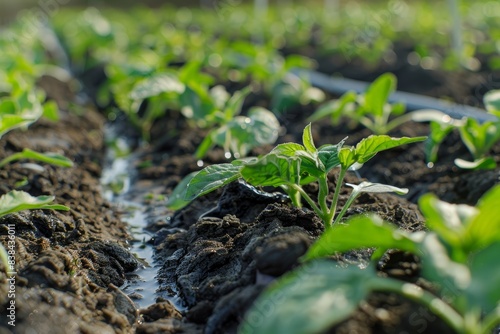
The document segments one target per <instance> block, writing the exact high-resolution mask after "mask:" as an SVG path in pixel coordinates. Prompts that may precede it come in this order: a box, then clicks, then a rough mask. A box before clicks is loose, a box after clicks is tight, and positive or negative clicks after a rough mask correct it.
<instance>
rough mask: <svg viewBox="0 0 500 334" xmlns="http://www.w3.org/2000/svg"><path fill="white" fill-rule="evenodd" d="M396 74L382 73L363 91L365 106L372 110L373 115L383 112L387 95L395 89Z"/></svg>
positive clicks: (380, 114)
mask: <svg viewBox="0 0 500 334" xmlns="http://www.w3.org/2000/svg"><path fill="white" fill-rule="evenodd" d="M396 82H397V79H396V76H395V75H394V74H392V73H384V74H382V75H381V76H379V77H378V78H377V79H376V80H375V81H374V82H373V83H372V84H371V85H370V87H369V88H368V90H367V92H366V93H365V103H364V105H365V107H366V108H367V109H369V110H371V111H372V114H373V115H375V116H382V115H383V114H384V107H385V105H386V103H387V101H388V99H389V96H390V95H391V94H392V93H393V92H394V91H395V90H396Z"/></svg>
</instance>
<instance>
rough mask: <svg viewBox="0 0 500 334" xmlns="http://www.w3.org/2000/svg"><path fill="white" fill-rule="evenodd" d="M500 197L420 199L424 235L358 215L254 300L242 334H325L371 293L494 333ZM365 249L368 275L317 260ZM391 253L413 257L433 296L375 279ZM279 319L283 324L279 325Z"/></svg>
mask: <svg viewBox="0 0 500 334" xmlns="http://www.w3.org/2000/svg"><path fill="white" fill-rule="evenodd" d="M499 197H500V186H498V185H497V186H496V187H494V188H493V189H491V190H490V191H489V192H488V193H486V194H485V195H484V196H483V197H482V198H481V200H480V202H479V203H478V205H477V206H476V207H470V206H467V205H453V204H448V203H445V202H442V201H440V200H438V199H437V198H436V197H435V196H434V195H429V194H428V195H424V196H422V198H421V199H420V203H419V204H420V209H421V211H422V213H423V214H424V216H425V218H426V224H427V227H428V229H429V232H423V231H422V232H415V233H407V232H405V231H401V230H398V229H396V228H395V227H393V226H392V225H391V224H389V223H386V222H383V221H382V220H381V219H380V218H378V217H375V216H357V217H354V218H352V219H350V220H349V221H347V222H346V224H338V225H336V226H334V227H333V228H331V229H328V230H326V231H325V233H324V234H323V235H322V236H321V237H320V239H319V240H318V241H317V242H316V243H315V244H314V245H313V246H312V247H311V248H310V249H309V251H308V252H307V253H306V255H305V256H304V257H303V260H304V261H307V263H306V264H305V265H304V266H303V267H301V268H299V269H298V270H295V271H293V272H291V273H289V274H287V275H285V276H284V277H282V278H281V279H279V280H278V281H277V282H275V283H274V284H273V285H272V286H271V287H270V289H268V290H267V291H265V292H264V293H263V295H261V296H260V297H259V298H258V299H257V301H256V303H255V304H254V305H253V306H252V308H251V309H250V311H249V312H248V313H247V315H246V318H245V320H244V322H243V324H242V326H241V328H240V333H242V334H249V333H290V334H298V333H317V332H323V331H325V330H327V329H328V328H330V327H332V326H334V325H335V324H338V323H340V322H341V321H343V320H345V319H346V318H347V317H349V315H350V314H351V313H352V312H353V311H354V310H355V309H356V308H357V307H358V305H359V304H360V303H361V302H362V301H363V300H364V299H366V297H368V295H369V293H371V292H372V291H387V292H394V293H397V294H400V295H401V296H403V297H405V298H408V299H410V300H413V301H415V302H417V303H420V304H422V305H423V306H424V307H426V308H428V309H429V310H430V311H431V312H433V313H434V314H435V315H437V316H439V317H440V318H442V319H443V320H444V321H445V322H446V323H447V324H448V325H449V326H450V327H451V328H452V329H453V330H455V331H456V332H457V333H460V334H488V333H492V331H493V330H494V328H495V327H497V326H498V325H499V324H500V304H499V303H498V301H499V300H500V286H499V285H498V282H499V280H500V267H499V266H498V254H499V252H500V207H499V206H498V198H499ZM368 247H374V248H377V250H376V252H375V253H374V256H373V261H372V263H371V264H370V265H369V266H368V267H367V268H366V269H359V268H358V267H356V266H350V267H347V268H341V267H339V266H338V265H336V264H335V262H333V261H328V260H325V259H319V258H323V257H327V256H330V255H333V254H335V253H336V252H345V251H349V250H354V249H362V248H368ZM388 249H400V250H404V251H408V252H411V253H413V254H415V255H418V256H419V257H420V259H421V263H422V275H423V277H424V278H426V279H428V280H429V281H431V282H433V283H434V284H435V287H436V292H435V293H436V294H434V293H431V292H429V291H427V290H424V289H422V288H421V287H419V286H417V285H415V284H413V283H408V282H403V281H400V280H397V279H394V278H390V277H383V276H380V275H378V274H377V272H376V266H377V261H378V259H379V257H380V256H381V255H382V254H383V253H384V252H385V251H386V250H388ZM284 317H286V318H287V319H288V321H280V319H284ZM255 319H256V320H258V321H253V320H255Z"/></svg>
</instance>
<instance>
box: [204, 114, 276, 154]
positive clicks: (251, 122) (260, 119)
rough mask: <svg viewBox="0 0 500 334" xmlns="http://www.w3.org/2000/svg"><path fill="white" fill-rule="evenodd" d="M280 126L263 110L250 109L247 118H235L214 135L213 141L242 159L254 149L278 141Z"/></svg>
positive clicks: (272, 115)
mask: <svg viewBox="0 0 500 334" xmlns="http://www.w3.org/2000/svg"><path fill="white" fill-rule="evenodd" d="M279 128H280V124H279V122H278V119H277V118H276V116H275V115H274V114H273V113H272V112H270V111H269V110H267V109H265V108H260V107H254V108H252V109H250V111H249V113H248V117H246V116H236V117H235V118H234V119H233V120H231V121H230V122H228V123H227V124H226V125H224V126H222V127H220V128H219V129H217V130H216V131H215V133H214V136H213V138H214V141H215V143H217V144H218V145H220V146H223V147H224V148H225V149H226V150H229V151H231V152H233V153H235V156H236V157H238V158H239V157H243V156H246V155H247V154H248V152H250V150H251V149H252V148H254V147H258V146H260V145H265V144H273V143H274V142H275V141H276V139H278V132H279Z"/></svg>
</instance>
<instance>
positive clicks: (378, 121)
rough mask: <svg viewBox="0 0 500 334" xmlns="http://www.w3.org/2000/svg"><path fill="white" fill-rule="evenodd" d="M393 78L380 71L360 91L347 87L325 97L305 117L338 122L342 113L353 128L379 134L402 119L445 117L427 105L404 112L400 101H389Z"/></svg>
mask: <svg viewBox="0 0 500 334" xmlns="http://www.w3.org/2000/svg"><path fill="white" fill-rule="evenodd" d="M396 82H397V79H396V77H395V76H394V74H391V73H385V74H382V75H381V76H380V77H378V78H377V79H376V80H375V81H374V82H373V83H372V84H371V85H370V86H369V87H368V89H367V91H366V92H365V93H364V94H356V93H355V92H353V91H349V92H347V93H345V94H344V95H342V96H341V97H340V98H339V99H336V100H331V101H328V102H327V103H325V104H323V105H321V106H320V107H319V108H318V110H316V111H315V112H314V113H313V114H312V115H311V116H310V117H309V121H311V122H314V121H316V120H319V119H322V118H324V117H327V116H330V117H331V121H332V124H334V125H339V124H340V120H341V118H342V117H345V118H347V120H348V122H349V124H350V126H351V127H353V128H354V127H356V126H358V124H361V125H363V126H364V127H366V128H367V129H369V130H370V131H371V132H372V133H374V134H377V135H382V134H387V133H389V132H390V131H391V130H393V129H395V128H397V127H398V126H400V125H402V124H404V123H406V122H410V121H415V122H428V121H433V120H436V121H439V120H441V119H442V118H443V117H446V114H444V113H442V112H440V111H437V110H431V109H422V110H417V111H413V112H409V113H404V112H405V105H404V104H403V103H393V104H391V103H389V102H388V99H389V97H390V95H391V94H392V93H393V92H394V91H395V90H396ZM393 116H397V117H393Z"/></svg>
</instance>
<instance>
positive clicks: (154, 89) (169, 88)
mask: <svg viewBox="0 0 500 334" xmlns="http://www.w3.org/2000/svg"><path fill="white" fill-rule="evenodd" d="M184 90H185V86H184V84H183V83H182V82H180V81H179V79H178V78H177V77H176V76H174V75H173V74H169V73H161V74H156V75H153V76H150V77H149V78H146V79H144V80H141V81H139V82H138V83H137V84H135V85H134V88H133V89H132V91H131V92H130V98H131V99H133V100H143V99H146V98H148V97H151V96H156V95H159V94H161V93H177V94H182V93H183V92H184Z"/></svg>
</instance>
